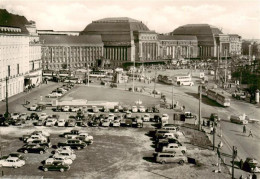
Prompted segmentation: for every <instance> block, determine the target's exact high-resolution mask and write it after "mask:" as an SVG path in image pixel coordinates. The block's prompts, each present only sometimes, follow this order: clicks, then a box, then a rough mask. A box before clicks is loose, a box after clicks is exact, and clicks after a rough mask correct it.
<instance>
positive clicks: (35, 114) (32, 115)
mask: <svg viewBox="0 0 260 179" xmlns="http://www.w3.org/2000/svg"><path fill="white" fill-rule="evenodd" d="M27 119H28V120H38V119H39V116H38V114H37V113H31V114H30V116H29V117H28V118H27Z"/></svg>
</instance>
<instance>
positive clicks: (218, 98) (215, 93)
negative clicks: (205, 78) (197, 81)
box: [202, 87, 230, 107]
mask: <svg viewBox="0 0 260 179" xmlns="http://www.w3.org/2000/svg"><path fill="white" fill-rule="evenodd" d="M202 91H203V92H202V94H205V93H206V95H205V96H207V97H208V98H209V99H211V100H213V101H215V102H217V103H218V104H220V105H222V106H224V107H228V106H230V98H229V97H228V95H227V94H226V92H224V91H221V90H218V89H207V88H206V87H204V90H203V88H202Z"/></svg>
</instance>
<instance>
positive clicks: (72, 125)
mask: <svg viewBox="0 0 260 179" xmlns="http://www.w3.org/2000/svg"><path fill="white" fill-rule="evenodd" d="M67 123H68V124H67V126H68V127H75V126H76V119H71V118H70V119H68V121H67Z"/></svg>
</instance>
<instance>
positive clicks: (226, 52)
mask: <svg viewBox="0 0 260 179" xmlns="http://www.w3.org/2000/svg"><path fill="white" fill-rule="evenodd" d="M225 52H226V60H225V81H224V82H225V84H224V87H226V84H227V49H226V48H225Z"/></svg>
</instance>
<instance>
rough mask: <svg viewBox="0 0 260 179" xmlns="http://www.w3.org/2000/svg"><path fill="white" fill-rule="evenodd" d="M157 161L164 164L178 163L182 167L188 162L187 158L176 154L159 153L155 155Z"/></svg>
mask: <svg viewBox="0 0 260 179" xmlns="http://www.w3.org/2000/svg"><path fill="white" fill-rule="evenodd" d="M155 160H156V162H159V163H162V164H164V163H173V162H176V163H179V164H181V165H182V164H184V162H187V157H185V156H183V155H179V154H176V153H165V152H159V153H157V154H156V155H155Z"/></svg>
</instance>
